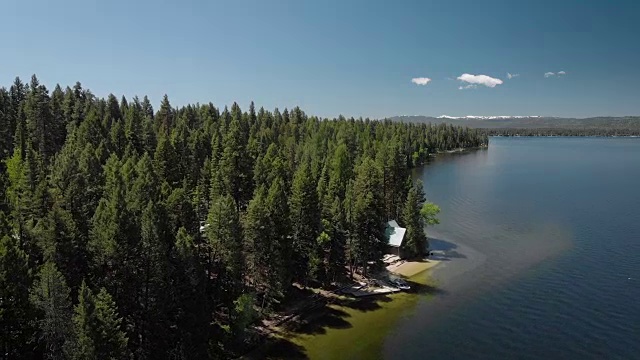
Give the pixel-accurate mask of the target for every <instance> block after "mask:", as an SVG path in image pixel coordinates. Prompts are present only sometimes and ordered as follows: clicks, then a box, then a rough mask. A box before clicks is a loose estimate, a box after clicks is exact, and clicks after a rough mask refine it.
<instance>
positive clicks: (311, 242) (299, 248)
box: [290, 161, 321, 283]
mask: <svg viewBox="0 0 640 360" xmlns="http://www.w3.org/2000/svg"><path fill="white" fill-rule="evenodd" d="M310 173H311V167H310V164H309V162H308V161H307V162H304V163H303V164H301V166H300V167H299V168H298V170H297V171H296V173H295V175H294V178H293V185H292V187H293V188H292V193H291V199H290V204H291V205H290V207H291V227H292V232H293V244H292V245H293V249H292V271H293V277H294V279H295V280H296V281H301V282H303V283H306V281H307V279H308V277H309V276H310V275H311V274H310V270H311V267H310V266H309V265H310V264H309V261H310V260H311V259H312V258H313V257H312V256H315V252H316V247H315V244H316V239H317V238H318V235H320V231H321V228H320V227H321V224H320V208H319V203H318V199H317V196H318V195H317V192H316V184H315V182H314V180H313V178H312V177H311V174H310Z"/></svg>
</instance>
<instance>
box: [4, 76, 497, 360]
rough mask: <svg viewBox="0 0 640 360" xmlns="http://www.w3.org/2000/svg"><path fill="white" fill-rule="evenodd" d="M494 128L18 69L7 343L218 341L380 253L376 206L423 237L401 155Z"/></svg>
mask: <svg viewBox="0 0 640 360" xmlns="http://www.w3.org/2000/svg"><path fill="white" fill-rule="evenodd" d="M486 143H487V137H486V136H485V135H484V134H482V133H480V132H479V131H476V130H470V129H466V128H461V127H453V126H448V125H437V126H432V125H430V124H404V123H397V122H392V121H374V120H369V119H354V118H349V119H347V118H344V117H338V118H335V119H321V118H317V117H314V116H308V115H307V114H305V113H304V112H303V111H302V110H301V109H299V108H297V107H296V108H293V109H284V110H282V111H280V110H279V109H274V110H273V111H268V110H266V109H264V108H259V109H256V107H255V105H254V104H253V103H251V105H250V106H249V108H248V111H246V112H243V111H242V109H241V108H240V106H239V105H238V104H235V103H234V104H232V105H231V106H230V108H227V107H223V108H222V110H221V109H219V108H217V107H215V106H214V105H213V104H210V103H209V104H190V105H186V106H182V107H174V106H172V105H171V103H170V100H169V98H168V97H167V96H164V98H163V99H162V102H161V104H160V107H159V110H158V111H157V112H155V111H154V110H153V107H152V105H151V102H150V101H149V99H148V98H147V97H144V98H143V99H142V100H140V99H139V98H137V97H134V98H132V99H126V98H125V97H121V98H120V100H118V97H116V96H114V95H109V96H107V98H106V99H102V98H97V97H96V96H94V95H93V94H92V93H91V92H90V91H89V90H87V89H84V88H83V87H82V85H81V84H80V83H76V84H75V85H74V86H73V87H66V88H62V87H60V86H56V87H55V88H54V90H53V91H51V92H49V90H48V89H47V88H46V87H45V86H44V85H43V84H40V83H39V81H38V79H37V78H36V76H33V77H32V78H31V81H30V82H29V83H28V84H25V83H23V82H22V81H21V80H20V79H16V81H15V82H14V83H13V84H12V85H11V86H10V87H9V89H6V88H0V158H1V160H2V161H0V239H1V241H0V331H1V333H2V336H0V352H1V354H2V355H0V357H9V358H16V357H26V358H52V359H53V358H55V359H58V358H78V359H94V358H99V359H121V358H129V357H134V358H137V359H143V358H149V359H156V358H165V357H167V354H169V356H170V357H171V358H176V359H201V358H207V357H212V358H217V357H220V358H224V357H228V356H229V354H233V353H237V352H238V351H240V350H241V349H242V348H243V342H244V341H245V337H246V334H247V331H246V330H247V328H248V327H250V325H251V323H252V321H254V320H255V319H256V317H257V316H259V315H261V314H264V313H267V312H269V311H270V310H271V309H273V308H274V307H277V306H278V304H279V302H280V301H281V300H282V299H284V298H286V297H287V294H288V293H289V292H290V290H291V288H292V284H294V283H298V284H300V285H302V286H307V285H309V284H310V283H314V284H325V285H326V284H330V283H332V282H334V281H339V280H340V279H342V278H345V277H346V276H348V274H349V269H351V270H352V271H354V270H356V269H361V271H364V270H365V269H366V264H369V263H371V262H376V261H379V260H380V255H381V253H382V252H383V251H384V246H385V242H386V239H385V237H384V227H385V223H386V221H388V220H390V219H393V218H397V219H401V218H403V219H405V221H406V222H407V223H410V224H411V226H413V227H415V229H414V228H411V229H412V230H410V234H413V235H412V238H413V237H415V239H416V240H415V241H416V242H417V244H418V245H417V246H418V247H419V246H420V244H421V242H422V241H423V239H422V237H421V236H422V235H419V234H420V231H421V230H420V229H418V227H419V225H420V224H421V223H423V220H420V219H422V218H420V217H416V216H418V215H417V214H418V213H419V209H418V208H416V206H420V205H421V203H422V201H423V200H420V196H419V193H417V190H415V189H414V188H412V184H411V181H410V180H409V181H407V179H410V178H409V174H410V170H411V169H412V168H414V167H416V166H420V165H421V164H423V162H425V160H426V159H427V157H428V156H429V154H430V153H434V152H437V151H445V150H451V149H456V148H460V147H477V146H481V145H484V144H486ZM416 196H417V198H416ZM414 233H415V234H414ZM418 247H416V249H417V248H418Z"/></svg>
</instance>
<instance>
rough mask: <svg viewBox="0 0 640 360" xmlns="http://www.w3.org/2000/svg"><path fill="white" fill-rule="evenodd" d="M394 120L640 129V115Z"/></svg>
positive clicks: (401, 118)
mask: <svg viewBox="0 0 640 360" xmlns="http://www.w3.org/2000/svg"><path fill="white" fill-rule="evenodd" d="M390 119H391V120H394V121H402V122H414V123H432V124H441V123H446V124H451V125H456V126H465V127H471V128H483V129H551V128H557V129H635V130H640V116H623V117H592V118H584V119H577V118H561V117H545V116H510V115H506V116H473V115H469V116H448V115H441V116H438V117H433V116H422V115H402V116H393V117H391V118H390Z"/></svg>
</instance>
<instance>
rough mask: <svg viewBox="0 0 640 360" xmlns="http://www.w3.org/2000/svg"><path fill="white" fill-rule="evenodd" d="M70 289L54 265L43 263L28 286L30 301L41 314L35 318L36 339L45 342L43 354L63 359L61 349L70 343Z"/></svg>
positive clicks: (62, 350)
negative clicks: (36, 326)
mask: <svg viewBox="0 0 640 360" xmlns="http://www.w3.org/2000/svg"><path fill="white" fill-rule="evenodd" d="M69 293H70V289H69V287H68V286H67V283H66V281H65V279H64V276H63V275H62V273H60V271H58V269H57V268H56V266H55V264H54V263H52V262H46V263H45V264H44V265H43V266H42V267H41V269H40V272H39V273H38V277H37V279H36V280H35V282H34V284H33V287H32V288H31V295H30V299H31V303H32V304H33V305H34V307H35V308H36V309H38V310H39V311H40V313H41V315H40V318H39V319H38V320H37V324H38V328H39V332H40V335H39V341H40V342H41V343H44V344H45V350H44V357H45V358H47V359H65V358H66V357H65V353H64V349H65V347H66V346H69V345H70V344H71V341H72V339H71V327H70V322H71V312H72V308H71V300H70V298H69Z"/></svg>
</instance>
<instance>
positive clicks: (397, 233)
mask: <svg viewBox="0 0 640 360" xmlns="http://www.w3.org/2000/svg"><path fill="white" fill-rule="evenodd" d="M406 232H407V229H405V228H403V227H400V225H398V222H396V221H395V220H391V221H389V222H388V223H387V228H386V230H385V236H386V237H387V241H388V244H387V253H388V254H393V255H397V256H399V257H402V256H401V249H400V248H401V247H402V241H403V240H404V234H405V233H406Z"/></svg>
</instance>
